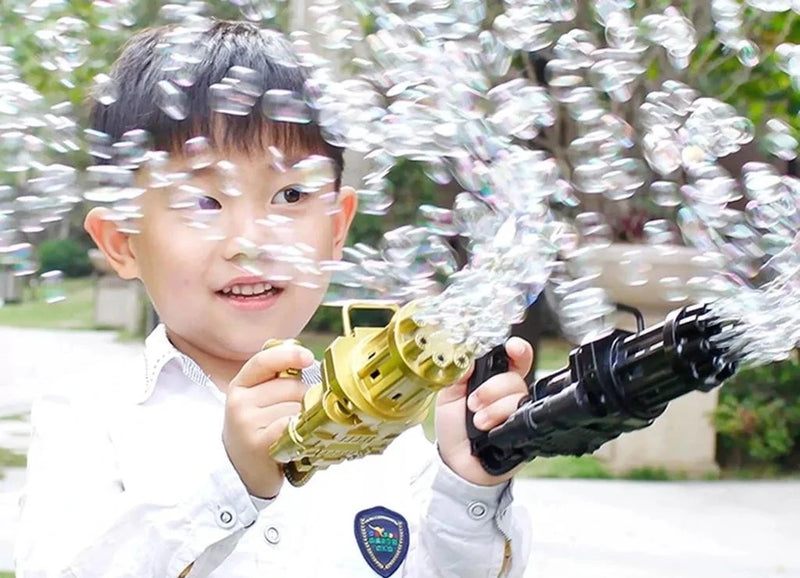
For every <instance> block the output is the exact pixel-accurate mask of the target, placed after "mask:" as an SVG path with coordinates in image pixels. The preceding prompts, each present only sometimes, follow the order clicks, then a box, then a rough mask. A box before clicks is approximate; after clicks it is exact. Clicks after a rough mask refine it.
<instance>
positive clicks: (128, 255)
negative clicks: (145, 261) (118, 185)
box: [83, 207, 139, 279]
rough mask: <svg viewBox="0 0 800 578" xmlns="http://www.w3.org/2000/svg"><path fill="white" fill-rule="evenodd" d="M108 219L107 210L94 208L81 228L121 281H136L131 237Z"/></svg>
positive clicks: (137, 270) (137, 272) (137, 268)
mask: <svg viewBox="0 0 800 578" xmlns="http://www.w3.org/2000/svg"><path fill="white" fill-rule="evenodd" d="M108 217H109V211H108V209H104V208H102V207H95V208H94V209H92V210H91V211H89V213H88V214H87V215H86V219H84V221H83V227H84V229H86V232H87V233H89V235H90V236H91V237H92V240H93V241H94V242H95V244H96V245H97V248H98V249H100V251H102V253H103V255H105V256H106V259H107V260H108V262H109V264H110V265H111V267H112V268H113V269H114V271H116V272H117V275H119V276H120V277H122V278H123V279H136V278H138V277H139V265H138V263H137V261H136V255H135V253H134V252H133V249H132V247H131V235H130V234H129V233H123V232H121V231H120V230H119V228H118V227H117V223H116V222H115V221H114V220H112V219H109V218H108Z"/></svg>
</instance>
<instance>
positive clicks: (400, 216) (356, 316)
mask: <svg viewBox="0 0 800 578" xmlns="http://www.w3.org/2000/svg"><path fill="white" fill-rule="evenodd" d="M387 179H388V180H389V182H390V183H391V187H392V189H393V190H394V195H395V202H394V204H393V205H392V207H391V209H390V210H389V212H388V213H387V214H386V215H366V214H359V215H357V216H356V218H355V220H354V221H353V226H352V227H351V228H350V233H349V235H348V238H347V244H348V245H355V244H357V243H364V244H366V245H369V246H371V247H374V248H375V249H378V250H380V241H381V237H382V236H383V234H384V233H385V232H387V231H391V230H392V229H395V228H397V227H401V226H403V225H409V224H414V223H416V222H417V212H418V210H419V206H420V205H421V204H426V203H427V204H433V205H438V206H441V207H449V206H452V204H453V198H454V193H453V190H452V188H451V187H446V186H440V185H437V184H436V183H434V182H433V181H431V180H430V179H429V178H428V177H427V176H426V175H425V172H424V168H423V165H422V163H418V162H414V161H409V160H406V159H399V162H398V164H397V166H395V167H394V168H393V169H392V170H391V172H390V173H389V175H388V177H387ZM351 320H352V322H353V324H354V325H366V326H376V327H377V326H380V325H385V324H386V323H387V321H388V318H387V315H386V314H385V313H384V312H375V311H355V312H353V314H352V316H351ZM307 330H309V331H320V332H333V333H336V334H341V332H342V313H341V310H340V309H339V308H338V307H320V308H319V309H318V310H317V311H316V313H315V314H314V316H313V317H312V318H311V321H309V323H308V325H307Z"/></svg>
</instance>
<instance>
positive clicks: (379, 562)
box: [354, 506, 408, 578]
mask: <svg viewBox="0 0 800 578" xmlns="http://www.w3.org/2000/svg"><path fill="white" fill-rule="evenodd" d="M354 526H355V533H356V542H358V548H359V549H360V550H361V555H362V556H364V560H366V561H367V564H369V567H370V568H372V569H373V570H375V572H377V573H378V574H379V575H381V576H383V577H384V578H387V577H388V576H391V575H392V574H394V572H395V571H396V570H397V569H398V568H399V567H400V564H402V562H403V560H404V559H405V557H406V554H407V553H408V522H406V519H405V518H404V517H403V516H401V515H400V514H398V513H397V512H393V511H392V510H389V509H387V508H384V507H383V506H375V507H374V508H369V509H367V510H362V511H360V512H359V513H358V514H356V518H355V524H354Z"/></svg>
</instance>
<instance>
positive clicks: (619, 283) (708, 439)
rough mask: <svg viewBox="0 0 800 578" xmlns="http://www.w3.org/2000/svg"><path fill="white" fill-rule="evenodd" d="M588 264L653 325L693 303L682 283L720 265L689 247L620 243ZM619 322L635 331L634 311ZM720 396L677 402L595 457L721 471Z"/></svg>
mask: <svg viewBox="0 0 800 578" xmlns="http://www.w3.org/2000/svg"><path fill="white" fill-rule="evenodd" d="M584 263H585V265H586V266H587V267H590V268H595V269H596V270H597V271H598V272H599V277H598V279H597V281H596V284H597V285H598V286H600V287H603V288H604V289H606V291H607V292H608V294H609V296H610V297H611V299H612V300H613V301H615V302H617V303H623V304H625V305H630V306H633V307H636V308H637V309H639V310H640V311H641V312H642V314H643V316H644V318H645V322H646V325H647V326H648V327H649V326H650V325H653V324H655V323H659V322H661V321H663V320H664V317H665V316H666V314H667V313H669V312H670V311H671V310H673V309H676V308H679V307H682V306H684V305H686V304H688V303H689V301H688V298H687V296H686V294H685V292H684V290H683V289H682V287H685V285H686V283H687V282H688V281H689V280H690V279H692V278H698V277H706V276H708V275H709V274H710V271H711V269H712V268H713V267H714V266H718V265H719V263H718V262H717V261H716V260H715V259H714V258H713V257H708V256H706V255H704V254H702V253H701V252H700V251H698V250H696V249H693V248H689V247H680V246H668V245H667V246H664V245H662V246H650V245H634V244H621V243H620V244H612V245H611V246H609V247H607V248H604V249H600V250H597V251H595V252H594V253H593V254H592V255H589V256H587V257H585V258H584ZM662 279H670V281H669V282H667V283H664V282H662ZM616 325H617V327H620V328H624V329H629V330H635V320H634V319H633V317H632V316H631V315H629V314H618V315H617V319H616ZM717 397H718V391H717V390H714V391H712V392H710V393H702V392H693V393H690V394H688V395H685V396H683V397H681V398H679V399H677V400H674V401H673V402H672V403H670V405H669V407H668V408H667V410H666V412H664V414H663V415H662V416H661V417H659V418H658V419H657V420H656V421H655V423H654V424H653V425H652V426H650V427H648V428H645V429H643V430H639V431H636V432H632V433H628V434H624V435H622V436H620V437H619V438H618V439H616V440H614V441H611V442H609V443H607V444H606V445H605V446H603V447H602V448H600V450H598V451H597V452H596V455H597V456H598V457H599V458H601V459H602V460H603V461H604V462H606V463H607V465H608V466H609V467H610V468H611V469H612V470H613V471H615V472H617V473H620V472H625V471H629V470H631V469H632V468H641V467H656V468H665V469H667V470H670V471H683V472H687V473H689V474H692V475H702V474H704V473H708V472H716V471H717V470H718V469H719V468H718V466H717V463H716V461H715V453H716V431H715V430H714V428H713V426H712V425H711V422H710V419H709V414H710V413H711V412H712V411H713V410H714V408H715V407H716V405H717Z"/></svg>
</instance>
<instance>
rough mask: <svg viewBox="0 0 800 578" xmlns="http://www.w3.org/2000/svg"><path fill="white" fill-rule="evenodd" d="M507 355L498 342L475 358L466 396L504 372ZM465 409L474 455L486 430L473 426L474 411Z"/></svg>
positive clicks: (468, 434)
mask: <svg viewBox="0 0 800 578" xmlns="http://www.w3.org/2000/svg"><path fill="white" fill-rule="evenodd" d="M508 363H509V361H508V355H507V354H506V346H505V344H504V343H503V344H500V345H498V346H496V347H495V348H494V349H492V350H491V351H490V352H489V353H487V354H486V355H484V356H483V357H480V358H478V359H476V360H475V370H474V371H473V372H472V375H471V376H470V378H469V381H467V396H469V395H470V394H471V393H472V392H473V391H475V390H476V389H478V387H479V386H480V385H481V384H482V383H484V382H485V381H486V380H487V379H489V378H490V377H492V376H493V375H497V374H500V373H505V372H506V371H508ZM466 411H467V437H468V438H469V441H470V445H471V446H472V455H476V454H477V452H478V448H479V447H480V446H481V444H480V442H481V440H483V439H484V438H485V437H486V435H487V432H485V431H483V430H479V429H478V428H476V427H475V422H474V421H473V418H474V417H475V413H474V412H472V411H471V410H470V409H469V408H466Z"/></svg>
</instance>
